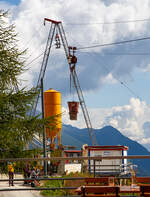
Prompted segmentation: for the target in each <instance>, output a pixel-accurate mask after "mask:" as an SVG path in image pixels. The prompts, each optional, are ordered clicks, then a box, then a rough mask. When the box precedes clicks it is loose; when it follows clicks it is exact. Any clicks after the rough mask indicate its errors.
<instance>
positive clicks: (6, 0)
mask: <svg viewBox="0 0 150 197" xmlns="http://www.w3.org/2000/svg"><path fill="white" fill-rule="evenodd" d="M1 1H4V2H8V3H10V4H12V5H18V4H19V3H20V0H1Z"/></svg>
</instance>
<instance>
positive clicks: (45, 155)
mask: <svg viewBox="0 0 150 197" xmlns="http://www.w3.org/2000/svg"><path fill="white" fill-rule="evenodd" d="M41 105H42V119H44V93H43V78H41ZM43 156H44V158H46V157H47V154H46V133H45V127H44V126H43ZM44 176H47V161H46V160H44Z"/></svg>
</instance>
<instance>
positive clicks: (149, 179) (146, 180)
mask: <svg viewBox="0 0 150 197" xmlns="http://www.w3.org/2000/svg"><path fill="white" fill-rule="evenodd" d="M135 181H136V183H137V184H141V183H142V184H144V183H147V184H148V183H149V184H150V177H136V178H135Z"/></svg>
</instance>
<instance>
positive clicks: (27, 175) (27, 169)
mask: <svg viewBox="0 0 150 197" xmlns="http://www.w3.org/2000/svg"><path fill="white" fill-rule="evenodd" d="M23 171H24V178H25V179H26V178H28V179H29V178H30V174H31V171H30V164H29V163H27V164H26V165H25V167H24V169H23ZM27 183H28V181H27V180H26V181H24V184H27Z"/></svg>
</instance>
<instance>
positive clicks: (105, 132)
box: [62, 125, 150, 176]
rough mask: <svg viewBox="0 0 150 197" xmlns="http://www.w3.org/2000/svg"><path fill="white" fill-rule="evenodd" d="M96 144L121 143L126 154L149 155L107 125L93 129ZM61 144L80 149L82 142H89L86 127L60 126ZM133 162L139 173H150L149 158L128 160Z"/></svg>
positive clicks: (142, 147) (146, 151) (137, 144)
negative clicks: (125, 148)
mask: <svg viewBox="0 0 150 197" xmlns="http://www.w3.org/2000/svg"><path fill="white" fill-rule="evenodd" d="M93 132H94V133H95V137H96V140H97V144H98V145H100V146H104V145H123V146H127V147H128V148H129V149H128V155H150V152H149V151H148V150H147V149H146V148H145V147H144V146H142V145H141V144H139V143H138V142H136V141H134V140H131V139H129V138H128V137H126V136H124V135H123V134H122V133H121V132H120V131H119V130H117V129H115V128H114V127H112V126H110V125H108V126H105V127H103V128H102V129H93ZM62 144H63V145H71V146H75V147H76V148H77V149H81V147H82V145H83V144H88V145H92V144H91V140H90V137H89V134H88V129H86V128H84V129H79V128H76V127H73V126H71V125H63V127H62ZM130 161H131V162H132V163H133V164H135V165H137V166H138V169H139V172H138V174H139V175H142V176H145V175H150V169H149V166H150V160H149V159H133V160H130Z"/></svg>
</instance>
